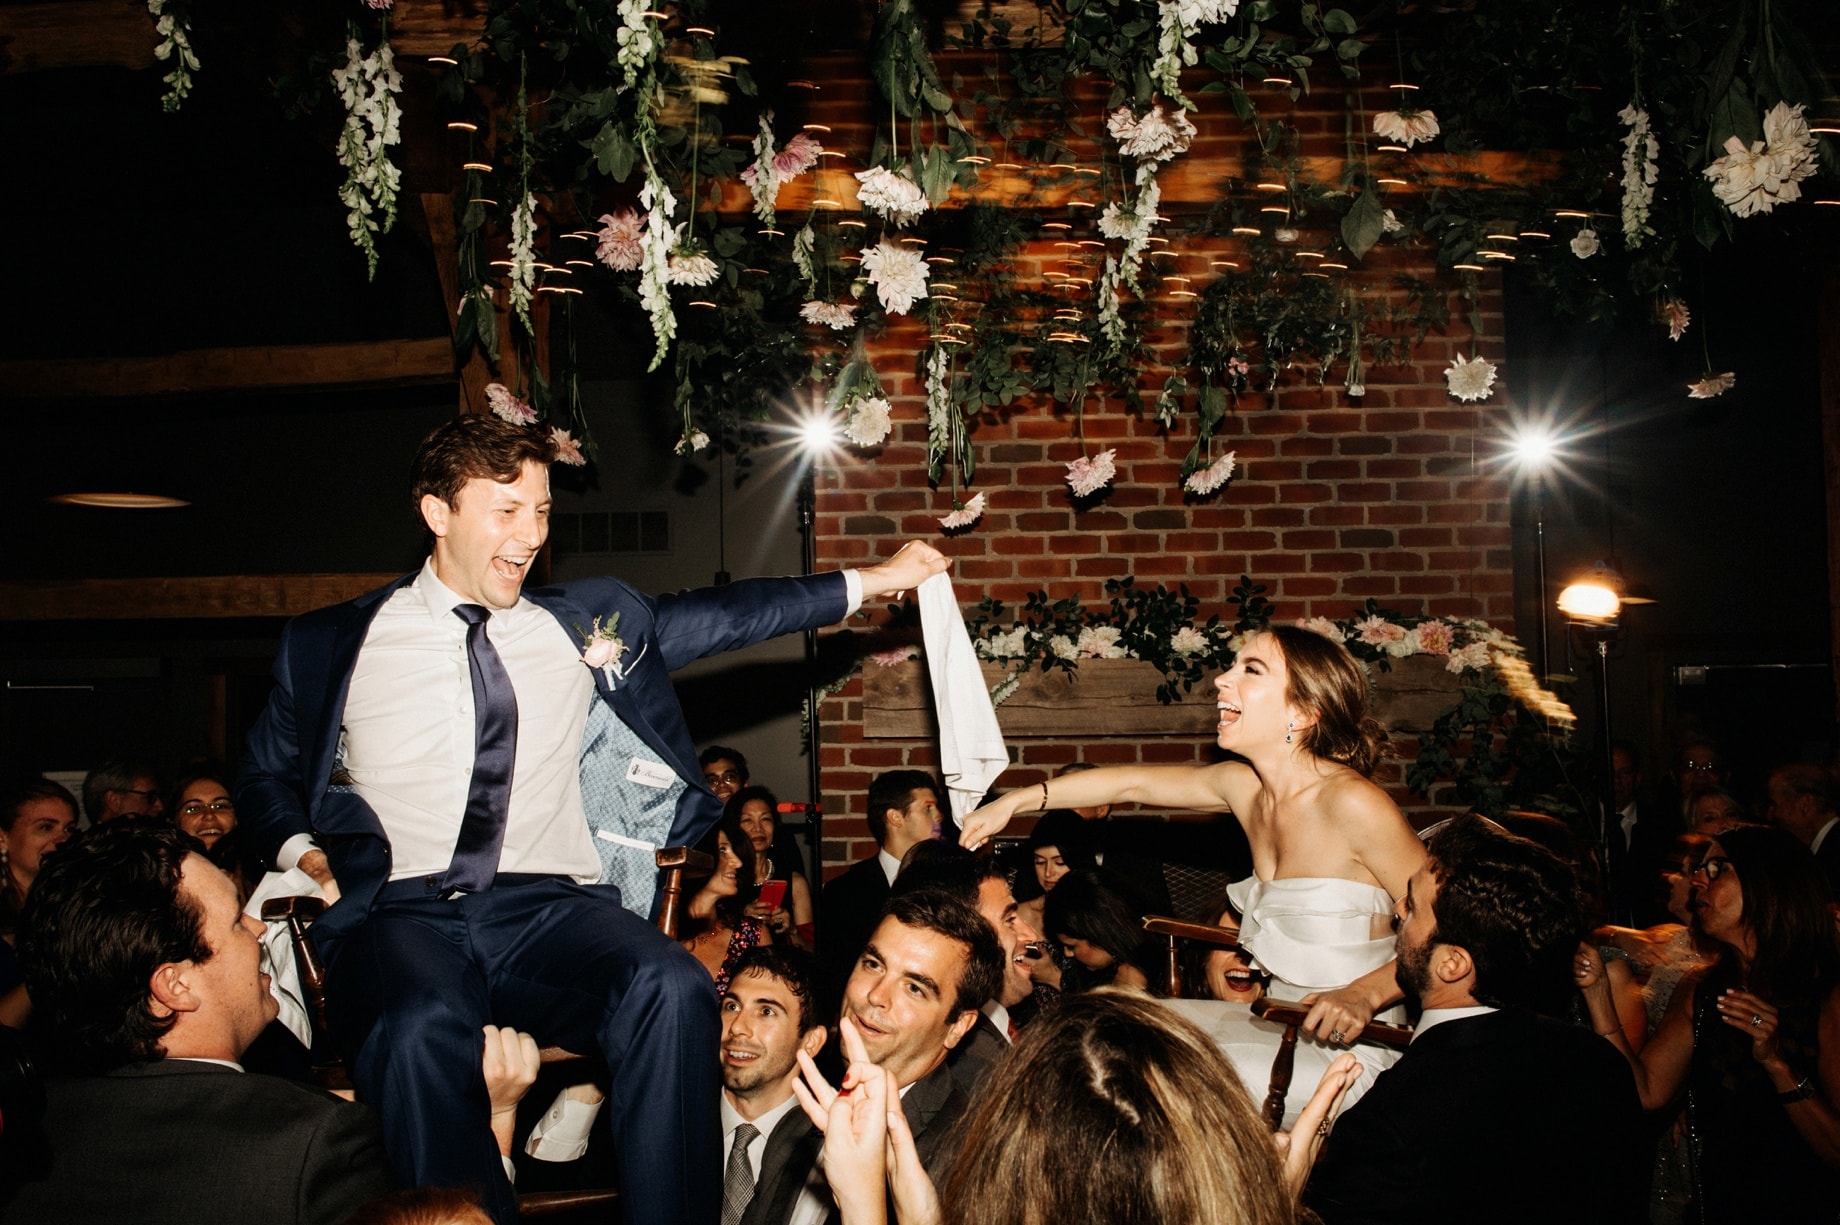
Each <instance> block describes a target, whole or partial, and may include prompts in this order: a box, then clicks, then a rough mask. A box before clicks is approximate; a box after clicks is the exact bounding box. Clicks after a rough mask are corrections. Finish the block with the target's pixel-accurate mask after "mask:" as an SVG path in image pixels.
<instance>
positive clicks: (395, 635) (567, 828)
mask: <svg viewBox="0 0 1840 1225" xmlns="http://www.w3.org/2000/svg"><path fill="white" fill-rule="evenodd" d="M465 602H466V601H464V600H462V599H461V598H460V597H459V596H457V595H455V594H454V593H453V591H451V590H450V589H449V588H448V587H447V586H446V585H445V584H443V583H442V582H441V580H440V579H438V578H436V577H435V574H434V562H433V559H430V560H429V561H428V562H427V563H426V564H425V565H424V566H423V567H422V572H421V573H420V574H419V575H417V576H416V578H415V581H414V582H412V583H410V584H408V585H407V586H405V587H402V588H399V589H398V590H397V591H396V592H394V593H393V594H392V595H391V596H390V598H389V599H388V600H386V601H384V603H383V606H382V607H381V608H379V609H378V610H377V615H376V617H375V618H373V619H372V621H371V624H370V629H369V632H368V633H366V635H365V638H364V647H363V649H362V650H361V651H359V653H358V662H357V666H356V667H355V668H354V669H353V670H352V676H351V689H350V693H349V695H348V696H347V698H346V700H345V720H344V725H343V727H342V728H341V729H340V738H339V739H340V748H341V754H342V758H343V762H344V767H345V770H346V771H347V772H348V773H349V774H350V775H351V779H352V783H353V785H354V786H355V787H356V788H357V791H358V794H359V795H360V796H362V797H363V798H364V801H365V803H367V804H369V805H370V807H371V810H372V811H373V812H375V813H376V814H377V819H378V820H379V821H380V822H381V823H382V825H383V830H384V833H385V835H386V836H387V837H388V838H389V840H390V848H391V872H390V879H392V880H401V879H404V878H406V877H415V876H428V875H432V874H436V873H440V872H445V871H446V870H447V867H448V865H449V863H451V862H452V860H453V855H454V843H455V842H456V840H457V839H458V838H459V835H460V824H461V822H462V821H463V820H464V819H465V816H466V794H467V786H468V783H469V781H470V779H471V775H472V771H473V740H474V715H473V682H472V673H471V671H470V669H469V667H468V664H467V656H466V631H467V625H466V622H464V621H462V620H461V619H460V618H459V617H457V616H455V615H454V612H453V610H454V608H455V607H456V606H457V605H459V604H463V603H465ZM486 635H487V637H488V638H490V639H491V642H492V646H493V647H494V648H495V649H496V650H497V651H498V655H499V658H500V659H501V660H502V661H503V662H504V665H505V672H506V674H507V675H508V676H509V677H510V678H511V687H512V690H513V692H515V693H516V695H517V707H518V726H517V757H516V766H515V768H514V770H513V773H512V779H511V809H510V815H509V817H508V819H507V821H506V825H505V841H504V848H503V851H502V852H501V854H500V856H499V861H498V868H499V871H501V872H541V873H548V874H554V875H560V876H570V877H574V878H575V879H576V880H578V881H582V882H590V881H594V880H596V879H598V878H599V876H600V871H601V865H600V856H599V855H597V854H596V853H595V850H594V845H593V843H591V842H590V841H589V834H588V820H587V816H586V814H585V813H584V812H583V810H582V803H581V775H580V764H579V759H580V756H581V737H582V729H583V728H584V727H585V726H586V725H587V719H588V703H589V702H590V701H592V700H593V699H594V678H593V676H592V675H590V673H589V671H588V669H587V667H586V666H584V665H583V664H582V662H581V650H580V648H579V646H578V645H577V644H576V643H575V641H574V640H573V639H572V638H571V637H570V636H569V632H568V631H567V630H566V629H564V628H563V626H562V623H561V622H560V621H558V620H556V618H555V617H554V616H552V615H551V614H550V613H549V612H547V611H545V610H544V609H541V608H538V607H537V606H536V605H535V604H532V603H531V602H530V601H529V600H526V599H520V600H519V601H518V602H517V604H516V606H515V607H512V608H509V609H505V610H502V611H501V610H493V612H492V614H491V617H490V619H489V620H488V621H487V622H486ZM311 845H312V842H311V840H310V839H306V838H302V837H296V838H293V839H290V840H289V842H288V845H287V846H286V847H284V848H283V856H282V863H283V866H291V865H292V863H293V862H295V861H297V860H298V858H299V856H300V854H301V853H302V852H304V851H305V850H307V849H308V848H309V847H310V846H311Z"/></svg>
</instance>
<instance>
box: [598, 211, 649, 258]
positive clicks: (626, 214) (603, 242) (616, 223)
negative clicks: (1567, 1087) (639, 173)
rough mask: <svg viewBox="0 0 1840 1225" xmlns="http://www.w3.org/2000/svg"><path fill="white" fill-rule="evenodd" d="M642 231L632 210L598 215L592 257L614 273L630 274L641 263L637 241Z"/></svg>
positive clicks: (642, 254)
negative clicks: (597, 234)
mask: <svg viewBox="0 0 1840 1225" xmlns="http://www.w3.org/2000/svg"><path fill="white" fill-rule="evenodd" d="M644 232H645V223H644V222H643V221H642V220H641V219H640V217H639V214H638V212H637V211H636V210H634V209H630V208H623V209H621V210H620V211H619V212H617V213H602V214H601V233H600V245H599V246H597V247H595V248H594V257H595V258H596V259H598V260H600V262H601V263H603V264H605V265H607V266H608V267H609V268H611V269H613V270H614V271H615V272H631V271H632V270H633V269H635V268H637V267H638V266H639V265H640V264H641V263H643V262H644V260H645V246H644V244H643V243H642V242H641V241H640V237H641V235H643V234H644Z"/></svg>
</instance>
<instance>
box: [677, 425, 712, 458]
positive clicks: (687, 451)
mask: <svg viewBox="0 0 1840 1225" xmlns="http://www.w3.org/2000/svg"><path fill="white" fill-rule="evenodd" d="M708 445H709V435H707V434H705V433H704V432H703V431H701V430H699V429H687V430H685V431H684V436H683V437H682V438H679V439H678V440H677V446H676V447H675V448H673V449H674V450H675V451H676V452H677V453H678V454H679V455H685V456H688V455H695V454H696V453H697V452H698V451H701V450H702V449H703V448H704V447H706V446H708Z"/></svg>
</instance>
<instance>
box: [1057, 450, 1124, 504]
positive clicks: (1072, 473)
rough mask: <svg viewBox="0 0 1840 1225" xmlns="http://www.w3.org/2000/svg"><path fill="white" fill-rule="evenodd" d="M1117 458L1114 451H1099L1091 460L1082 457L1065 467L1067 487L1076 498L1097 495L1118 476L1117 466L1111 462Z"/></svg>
mask: <svg viewBox="0 0 1840 1225" xmlns="http://www.w3.org/2000/svg"><path fill="white" fill-rule="evenodd" d="M1117 457H1118V452H1117V450H1116V449H1112V450H1108V451H1101V452H1099V453H1098V454H1097V455H1095V456H1093V457H1092V458H1091V459H1088V458H1086V457H1085V456H1084V455H1082V456H1080V458H1078V459H1076V460H1074V461H1073V462H1072V463H1070V464H1068V465H1067V486H1068V488H1070V489H1072V490H1073V496H1074V497H1076V498H1084V497H1088V496H1090V495H1092V494H1095V493H1098V492H1099V491H1100V490H1101V489H1104V488H1105V487H1106V486H1107V485H1109V484H1111V483H1112V478H1113V477H1115V476H1117V475H1118V465H1117V464H1116V463H1115V462H1113V461H1114V460H1116V459H1117Z"/></svg>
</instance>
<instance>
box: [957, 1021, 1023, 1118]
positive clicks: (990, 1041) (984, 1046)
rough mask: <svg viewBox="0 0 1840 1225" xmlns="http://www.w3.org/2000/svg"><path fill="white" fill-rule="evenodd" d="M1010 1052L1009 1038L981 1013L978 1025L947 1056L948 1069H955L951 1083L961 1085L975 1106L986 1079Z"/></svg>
mask: <svg viewBox="0 0 1840 1225" xmlns="http://www.w3.org/2000/svg"><path fill="white" fill-rule="evenodd" d="M1009 1052H1010V1043H1009V1035H1008V1034H1006V1033H1004V1032H1002V1031H1001V1030H999V1029H998V1028H997V1023H996V1022H995V1021H992V1020H991V1019H990V1018H989V1017H988V1016H987V1015H985V1014H984V1013H982V1012H980V1013H978V1019H977V1024H976V1025H973V1026H972V1027H971V1031H970V1032H969V1033H967V1034H966V1035H965V1036H964V1037H963V1038H962V1039H960V1040H959V1043H958V1045H957V1046H955V1047H953V1048H952V1049H951V1050H950V1051H948V1052H946V1066H947V1067H948V1068H951V1069H952V1079H953V1080H955V1081H957V1082H958V1087H959V1088H960V1089H962V1090H964V1093H965V1096H966V1097H967V1098H969V1099H970V1100H971V1101H973V1102H976V1101H977V1096H978V1089H979V1088H981V1087H982V1086H983V1083H984V1078H985V1077H986V1076H988V1075H989V1074H990V1070H991V1069H992V1068H994V1067H996V1066H997V1064H998V1063H1000V1062H1002V1060H1003V1058H1004V1056H1006V1055H1008V1054H1009Z"/></svg>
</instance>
